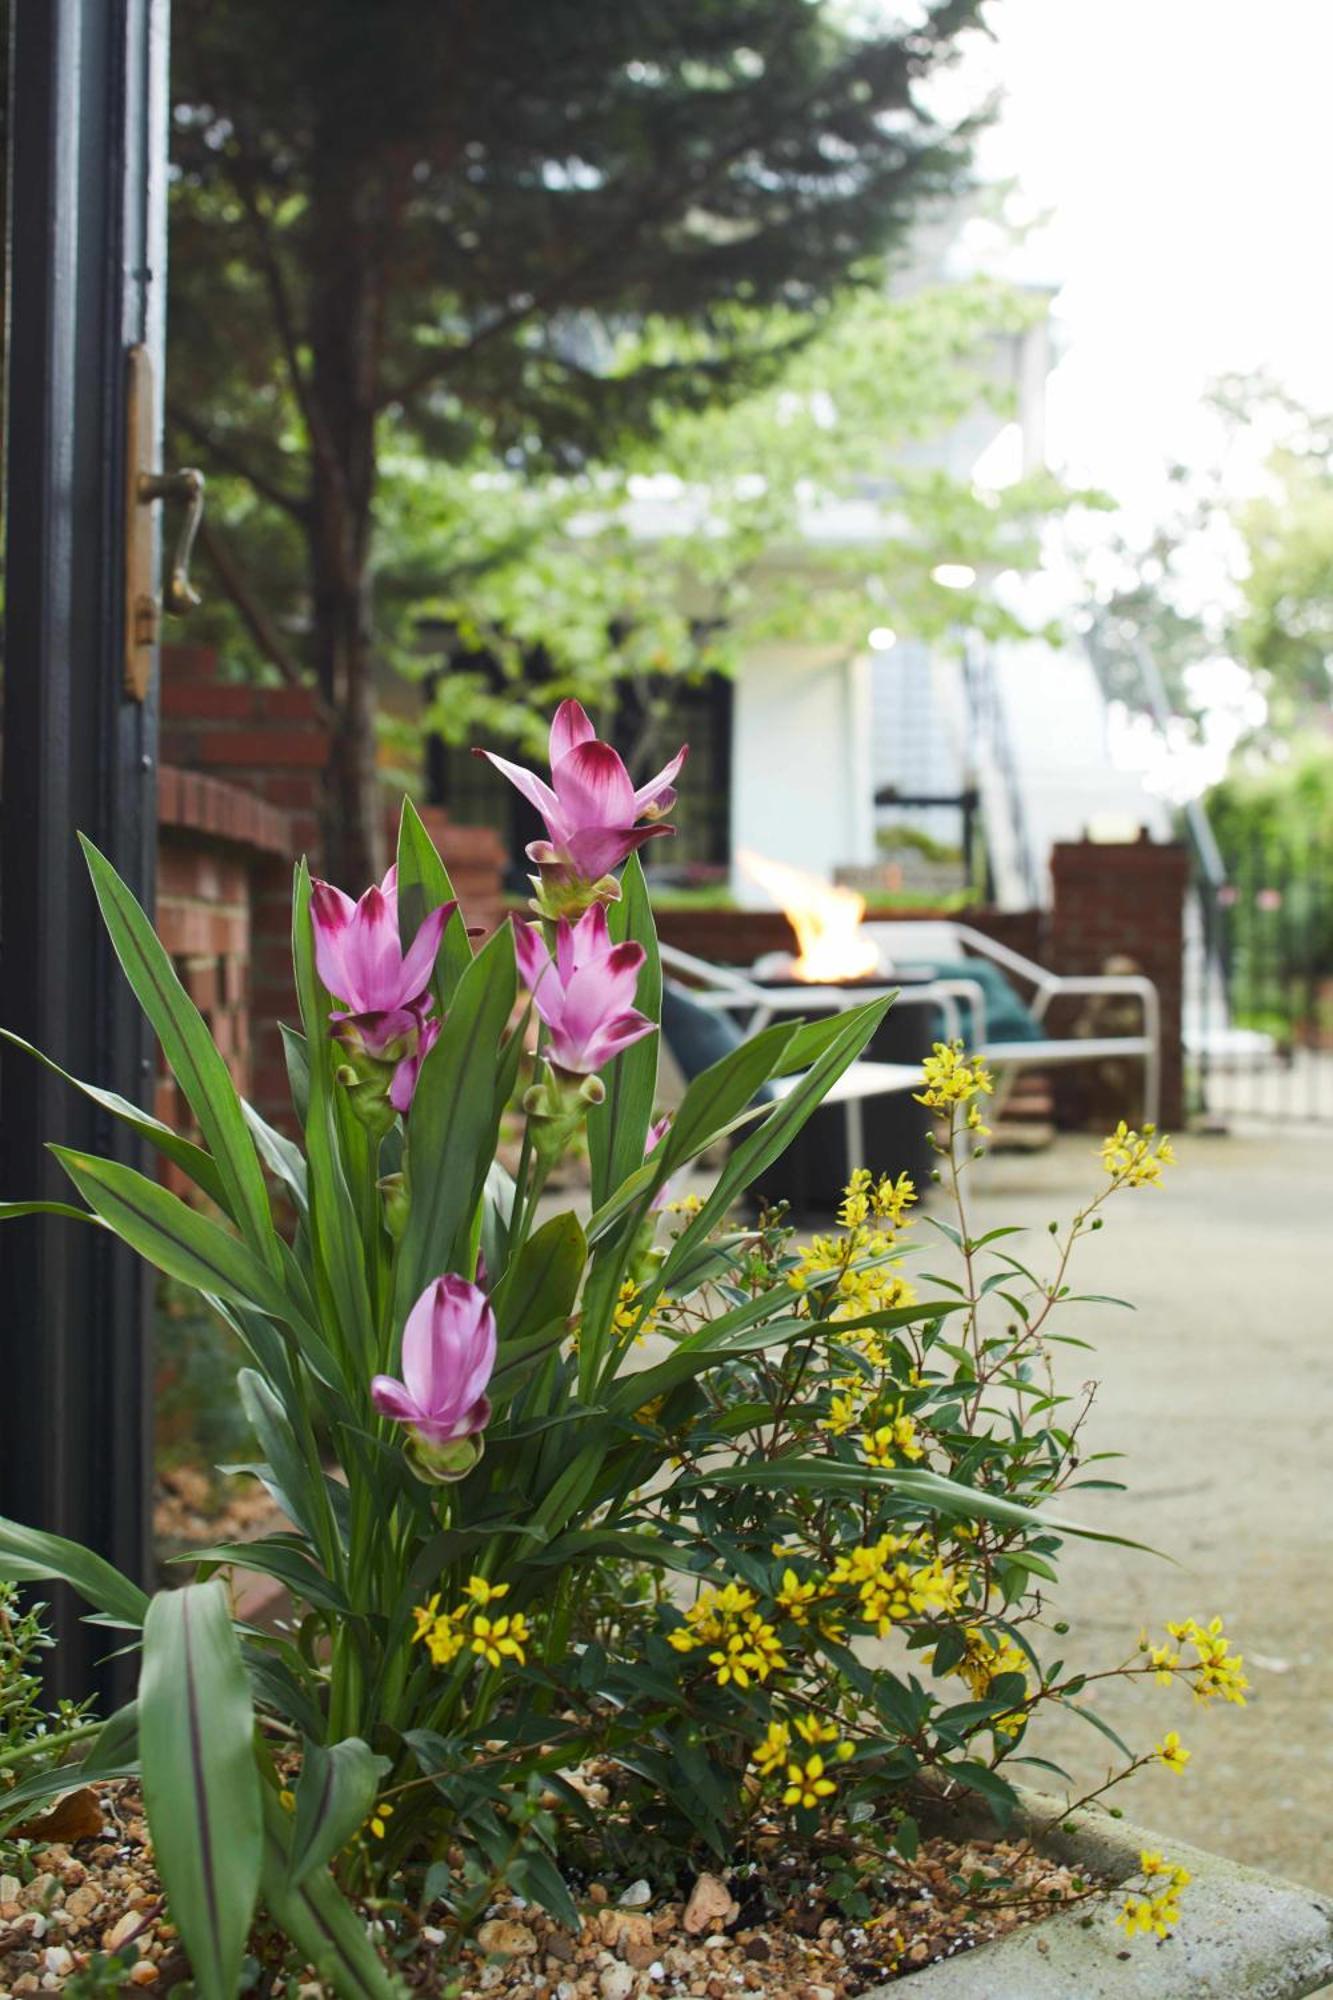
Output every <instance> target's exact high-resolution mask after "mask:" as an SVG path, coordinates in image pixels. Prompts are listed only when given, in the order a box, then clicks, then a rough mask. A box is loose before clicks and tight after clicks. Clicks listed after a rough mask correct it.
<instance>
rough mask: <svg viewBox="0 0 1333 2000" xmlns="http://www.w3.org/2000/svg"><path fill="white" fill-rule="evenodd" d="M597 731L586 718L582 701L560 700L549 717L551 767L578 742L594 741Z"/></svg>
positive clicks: (574, 748) (574, 747) (577, 745)
mask: <svg viewBox="0 0 1333 2000" xmlns="http://www.w3.org/2000/svg"><path fill="white" fill-rule="evenodd" d="M596 737H597V731H596V730H595V729H594V728H593V726H592V724H591V722H589V720H588V715H587V711H586V709H585V708H584V706H583V704H582V702H579V701H562V702H561V704H560V706H559V708H558V709H557V710H556V712H555V714H554V715H553V716H552V717H551V769H552V770H553V771H554V769H555V767H556V765H557V764H558V763H559V762H560V761H561V759H562V758H564V757H568V755H569V753H570V751H571V750H577V749H578V747H579V744H580V743H592V742H595V740H596Z"/></svg>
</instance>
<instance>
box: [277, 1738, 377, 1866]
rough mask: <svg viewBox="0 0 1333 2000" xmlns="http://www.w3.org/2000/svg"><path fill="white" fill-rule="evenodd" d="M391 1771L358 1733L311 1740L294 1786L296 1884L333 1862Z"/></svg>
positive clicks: (293, 1854) (365, 1815) (292, 1858)
mask: <svg viewBox="0 0 1333 2000" xmlns="http://www.w3.org/2000/svg"><path fill="white" fill-rule="evenodd" d="M388 1769H389V1760H388V1758H387V1757H376V1756H375V1754H374V1753H373V1751H372V1750H371V1748H370V1746H369V1744H367V1743H363V1742H362V1740H361V1738H360V1737H359V1736H348V1737H345V1738H344V1739H343V1741H342V1742H341V1743H334V1744H332V1745H331V1746H327V1747H326V1746H325V1745H324V1744H322V1743H311V1742H307V1743H306V1745H305V1749H304V1751H303V1753H302V1757H301V1775H300V1777H299V1779H298V1780H297V1784H296V1821H295V1826H294V1828H293V1831H292V1851H291V1858H290V1861H289V1864H288V1878H289V1880H290V1881H291V1883H292V1886H293V1887H295V1886H296V1885H297V1883H299V1882H301V1881H303V1880H304V1879H305V1877H306V1876H307V1875H309V1874H310V1873H311V1871H312V1870H313V1869H316V1868H322V1867H324V1865H325V1863H326V1862H329V1861H332V1859H333V1857H334V1855H335V1854H336V1853H337V1852H338V1850H339V1848H342V1847H345V1846H346V1845H347V1843H348V1841H349V1840H351V1839H352V1837H353V1835H354V1834H356V1833H358V1832H359V1831H360V1830H361V1828H362V1826H363V1825H364V1824H365V1821H366V1817H367V1815H368V1814H369V1812H370V1809H371V1807H372V1806H373V1805H374V1803H375V1790H376V1787H377V1786H378V1784H379V1781H380V1778H381V1777H382V1775H383V1773H384V1772H385V1771H387V1770H388Z"/></svg>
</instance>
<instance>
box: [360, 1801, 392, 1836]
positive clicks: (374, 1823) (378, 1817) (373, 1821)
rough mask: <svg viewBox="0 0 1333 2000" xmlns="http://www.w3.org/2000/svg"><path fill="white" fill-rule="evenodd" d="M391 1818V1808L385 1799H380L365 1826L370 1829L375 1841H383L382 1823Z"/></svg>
mask: <svg viewBox="0 0 1333 2000" xmlns="http://www.w3.org/2000/svg"><path fill="white" fill-rule="evenodd" d="M392 1818H393V1807H392V1806H391V1805H390V1804H389V1802H388V1800H387V1799H381V1800H380V1802H379V1804H378V1805H377V1806H376V1808H375V1810H374V1812H373V1813H372V1814H371V1815H370V1818H369V1819H368V1820H367V1821H366V1825H367V1826H368V1827H369V1828H370V1831H371V1832H372V1833H373V1834H374V1836H375V1838H376V1840H383V1838H384V1822H385V1820H387V1819H392Z"/></svg>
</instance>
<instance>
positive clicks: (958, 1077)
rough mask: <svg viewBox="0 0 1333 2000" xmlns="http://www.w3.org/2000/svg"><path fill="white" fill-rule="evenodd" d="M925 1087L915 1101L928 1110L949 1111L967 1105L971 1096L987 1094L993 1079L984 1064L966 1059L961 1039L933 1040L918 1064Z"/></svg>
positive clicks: (991, 1088)
mask: <svg viewBox="0 0 1333 2000" xmlns="http://www.w3.org/2000/svg"><path fill="white" fill-rule="evenodd" d="M921 1073H922V1079H923V1081H924V1083H925V1089H924V1090H921V1091H918V1092H917V1096H916V1101H917V1103H918V1104H924V1105H926V1107H927V1108H928V1109H929V1110H931V1111H951V1110H952V1109H953V1107H954V1106H955V1105H956V1104H957V1105H967V1104H970V1103H971V1102H972V1100H973V1098H974V1097H980V1096H989V1095H990V1094H991V1092H992V1091H993V1090H994V1089H995V1082H994V1079H993V1078H992V1076H991V1073H990V1071H989V1070H988V1069H987V1068H986V1065H985V1064H984V1063H981V1062H977V1061H976V1060H975V1059H972V1060H969V1059H968V1058H967V1057H965V1055H964V1053H963V1044H962V1043H961V1042H936V1044H935V1047H934V1051H933V1053H932V1054H931V1055H928V1056H927V1057H926V1059H925V1061H924V1063H923V1064H922V1065H921Z"/></svg>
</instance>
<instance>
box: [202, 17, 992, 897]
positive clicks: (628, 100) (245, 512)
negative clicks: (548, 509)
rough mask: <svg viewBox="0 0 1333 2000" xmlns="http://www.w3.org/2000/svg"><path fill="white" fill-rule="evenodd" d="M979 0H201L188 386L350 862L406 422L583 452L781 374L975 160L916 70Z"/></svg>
mask: <svg viewBox="0 0 1333 2000" xmlns="http://www.w3.org/2000/svg"><path fill="white" fill-rule="evenodd" d="M978 8H979V0H935V4H934V5H933V6H931V7H930V8H929V9H928V10H927V12H926V14H925V17H924V19H923V20H922V22H921V24H920V25H919V26H917V27H913V28H909V29H901V28H898V29H888V28H885V29H883V30H881V31H878V32H870V31H863V30H861V29H859V28H857V27H855V26H853V25H850V24H849V21H848V18H847V16H846V15H845V14H844V13H843V11H842V10H841V9H839V8H836V7H835V6H834V5H833V4H831V0H827V3H826V4H812V0H672V4H671V5H669V6H658V7H641V6H637V5H632V4H627V0H490V4H488V5H479V4H477V0H454V4H452V5H447V6H435V7H423V6H422V5H421V4H420V0H378V4H376V5H374V6H367V5H366V4H365V0H319V4H318V5H316V4H314V0H285V4H283V5H281V6H274V5H273V4H272V0H227V4H226V5H225V6H219V5H217V4H215V0H177V5H176V8H175V26H174V35H175V76H174V86H173V88H174V96H175V100H176V103H175V116H174V132H175V137H174V145H173V154H174V163H175V170H176V182H175V190H174V211H173V218H172V226H173V250H172V293H171V314H170V325H171V339H172V346H171V358H170V371H169V385H170V394H169V405H168V412H169V418H170V421H171V423H172V426H173V429H174V431H175V433H176V440H177V443H178V445H179V446H180V447H181V448H184V447H187V446H188V448H189V450H190V452H191V453H192V454H193V455H195V456H198V457H199V458H201V459H202V461H203V462H204V464H205V467H206V469H207V470H209V471H210V472H211V473H214V474H222V475H224V478H223V481H222V497H223V503H224V504H223V509H222V518H221V519H219V518H218V516H217V514H216V513H215V516H214V520H213V522H212V524H211V526H210V529H209V533H208V537H207V541H206V544H205V548H206V552H207V553H208V554H209V556H210V557H211V560H212V564H213V568H214V571H215V575H216V577H217V580H218V581H219V582H220V583H221V585H222V587H223V589H224V590H225V592H226V593H227V595H228V598H229V600H230V602H231V603H232V605H233V606H234V607H235V610H236V612H237V614H238V616H239V618H240V620H241V622H242V625H243V628H244V630H245V632H246V634H247V638H248V642H249V644H250V646H251V648H252V649H253V651H254V652H255V653H256V654H258V655H261V656H262V657H263V658H264V659H266V660H267V661H268V662H269V663H270V664H271V665H272V666H274V667H276V668H277V670H278V671H280V672H282V673H283V674H285V675H287V676H288V677H290V678H301V677H304V676H306V675H307V674H309V675H313V678H314V680H315V683H316V685H317V687H318V689H319V692H320V695H321V698H322V701H323V703H324V706H325V709H326V712H327V715H328V719H329V721H330V724H331V726H332V728H333V732H334V744H335V752H334V759H333V765H332V769H331V771H330V777H329V793H328V813H327V820H328V832H329V843H330V863H331V865H333V866H336V867H338V868H339V869H340V870H341V871H342V872H343V873H344V875H345V876H346V878H347V879H348V880H361V879H364V877H365V876H366V874H367V872H368V871H370V870H371V869H373V868H374V867H375V866H377V865H378V859H379V847H380V844H381V838H382V836H381V830H380V825H379V820H380V813H379V805H378V800H377V797H376V784H375V767H374V760H375V727H374V722H375V692H374V671H373V668H374V655H375V647H376V636H377V607H376V602H375V578H376V563H377V556H378V550H377V536H376V528H377V512H376V510H377V504H378V497H379V484H380V460H381V451H382V449H383V447H384V443H385V440H386V437H388V436H389V435H390V434H392V435H393V436H394V437H395V438H398V439H404V440H410V441H411V443H412V445H413V446H414V447H415V448H416V449H417V450H419V451H420V452H422V453H424V454H426V455H428V456H429V457H430V458H431V459H432V460H433V461H434V462H436V463H438V464H439V465H441V466H443V467H445V468H449V467H455V466H460V465H464V464H467V463H468V462H469V461H472V460H474V459H475V456H476V454H477V453H479V452H482V453H484V454H486V455H487V456H488V457H489V458H490V459H491V460H492V461H493V463H494V464H496V465H497V466H503V467H506V468H508V469H509V470H511V471H512V472H514V473H516V474H520V475H524V476H530V475H534V474H536V475H541V474H545V475H549V474H552V473H560V474H564V475H566V476H580V475H583V474H584V473H586V471H587V469H588V468H589V467H591V466H593V465H596V464H610V463H612V462H614V459H615V456H616V454H617V452H619V451H621V450H623V449H625V448H626V447H627V446H628V445H629V444H630V443H631V442H632V441H633V440H636V439H641V438H643V437H645V436H651V435H653V434H654V433H656V432H657V431H659V430H660V429H661V428H662V426H663V425H664V424H665V423H666V421H667V420H668V419H669V417H670V416H671V415H672V414H673V413H675V412H678V411H680V410H682V409H685V410H688V409H694V410H702V409H704V408H706V407H708V406H709V405H711V404H713V403H715V402H717V401H726V400H729V399H732V398H734V397H736V396H738V395H740V394H742V393H744V392H745V391H747V390H750V389H753V388H754V387H755V386H756V385H758V384H762V383H763V382H764V381H765V380H767V379H771V377H772V374H773V372H774V371H775V369H776V368H778V367H779V366H780V365H781V363H782V362H783V361H784V360H785V359H786V358H787V357H788V356H789V355H790V353H791V352H792V350H793V347H794V346H796V345H799V343H800V342H801V341H803V340H804V339H806V338H808V337H809V335H810V333H811V332H812V330H813V329H814V328H815V327H817V326H818V325H819V323H820V321H821V319H822V317H823V316H824V314H825V313H826V312H827V310H828V307H829V302H830V300H831V299H832V298H833V297H834V296H835V295H836V294H837V293H838V292H839V291H840V289H841V288H843V287H844V286H846V285H848V284H855V283H858V282H871V281H873V280H874V279H875V278H876V277H877V265H876V259H877V258H878V257H879V256H880V255H881V253H883V252H884V251H886V250H887V249H888V248H889V247H890V246H891V245H892V244H893V243H895V242H896V241H898V240H899V239H900V238H901V236H902V234H903V232H904V230H905V228H906V225H907V223H908V221H909V219H910V217H911V215H912V213H913V212H914V210H915V209H916V208H917V207H918V205H919V204H920V203H921V202H922V201H923V200H924V199H925V198H927V197H928V196H930V195H931V194H933V193H936V192H938V191H941V190H943V189H946V188H948V187H950V186H952V185H954V184H956V182H957V180H958V177H959V175H960V173H961V172H962V170H963V167H964V162H965V153H966V142H967V137H968V134H967V131H966V130H965V129H964V130H947V129H944V128H942V127H941V126H940V125H939V124H938V123H936V122H935V121H934V120H933V119H932V118H931V117H930V115H929V114H928V112H927V111H926V110H924V109H923V108H922V105H921V103H920V89H921V86H922V84H923V82H924V81H925V79H926V78H927V77H928V76H929V75H930V73H931V72H932V70H933V69H934V68H935V67H936V66H937V65H938V64H939V63H941V62H942V61H944V60H945V59H946V58H947V57H948V56H949V55H950V53H951V51H952V46H953V43H954V40H955V38H956V36H957V35H958V33H959V32H960V31H961V30H962V29H963V28H965V27H967V26H969V25H970V24H972V23H973V22H974V20H975V19H976V16H977V13H978ZM764 308H778V309H779V319H778V324H777V328H776V331H774V332H772V333H771V334H768V335H763V336H762V337H760V338H759V339H756V337H755V336H756V329H757V327H759V326H761V324H762V322H761V320H760V319H759V318H758V317H757V316H758V315H759V314H760V313H761V311H762V309H764Z"/></svg>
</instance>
